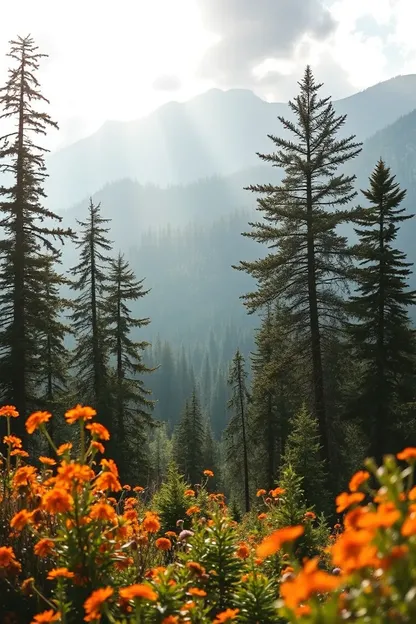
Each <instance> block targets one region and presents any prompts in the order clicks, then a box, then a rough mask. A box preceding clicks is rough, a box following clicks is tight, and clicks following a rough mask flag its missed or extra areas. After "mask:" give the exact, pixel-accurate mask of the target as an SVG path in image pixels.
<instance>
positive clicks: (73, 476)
mask: <svg viewBox="0 0 416 624" xmlns="http://www.w3.org/2000/svg"><path fill="white" fill-rule="evenodd" d="M94 476H95V474H94V471H93V470H92V468H90V467H89V466H86V465H85V464H78V463H77V462H73V461H71V462H67V461H65V460H64V461H63V462H62V463H61V465H60V466H59V468H58V475H57V478H56V485H57V486H59V487H63V488H67V489H70V488H72V486H73V484H74V483H87V481H91V480H92V479H93V478H94Z"/></svg>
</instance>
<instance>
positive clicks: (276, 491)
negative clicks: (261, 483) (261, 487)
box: [269, 487, 286, 498]
mask: <svg viewBox="0 0 416 624" xmlns="http://www.w3.org/2000/svg"><path fill="white" fill-rule="evenodd" d="M285 493H286V490H285V489H284V488H280V487H277V488H275V489H274V490H270V492H269V494H270V496H271V497H272V498H279V496H283V494H285Z"/></svg>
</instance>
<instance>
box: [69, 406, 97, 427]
mask: <svg viewBox="0 0 416 624" xmlns="http://www.w3.org/2000/svg"><path fill="white" fill-rule="evenodd" d="M96 415H97V412H96V411H95V409H93V408H92V407H88V405H80V404H79V403H78V405H76V406H75V407H73V408H72V409H70V410H68V411H67V412H65V418H66V422H67V423H68V424H69V425H73V424H74V423H75V422H77V420H84V421H85V420H91V418H93V417H94V416H96Z"/></svg>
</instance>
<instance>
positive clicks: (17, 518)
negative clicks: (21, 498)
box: [10, 509, 32, 531]
mask: <svg viewBox="0 0 416 624" xmlns="http://www.w3.org/2000/svg"><path fill="white" fill-rule="evenodd" d="M31 516H32V514H31V513H30V512H29V511H28V510H27V509H22V510H21V511H18V512H17V513H16V514H15V515H14V516H13V518H12V519H11V521H10V526H11V527H12V529H15V530H16V531H22V530H23V529H24V528H25V526H26V525H27V524H28V523H29V521H30V519H31Z"/></svg>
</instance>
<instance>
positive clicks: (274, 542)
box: [257, 525, 305, 559]
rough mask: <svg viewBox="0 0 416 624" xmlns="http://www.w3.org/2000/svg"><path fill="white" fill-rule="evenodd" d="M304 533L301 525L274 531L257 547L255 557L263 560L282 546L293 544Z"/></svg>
mask: <svg viewBox="0 0 416 624" xmlns="http://www.w3.org/2000/svg"><path fill="white" fill-rule="evenodd" d="M304 531H305V528H304V527H303V526H302V525H297V526H293V527H285V528H283V529H278V530H277V531H274V533H272V534H271V535H269V536H268V537H266V538H265V539H264V540H263V541H262V542H261V544H260V545H259V546H258V547H257V556H258V557H259V558H260V559H265V558H266V557H269V556H270V555H274V554H275V553H277V551H278V550H280V549H281V548H282V546H283V544H285V543H287V542H293V541H294V540H296V539H297V538H298V537H300V536H301V535H302V534H303V533H304Z"/></svg>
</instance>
